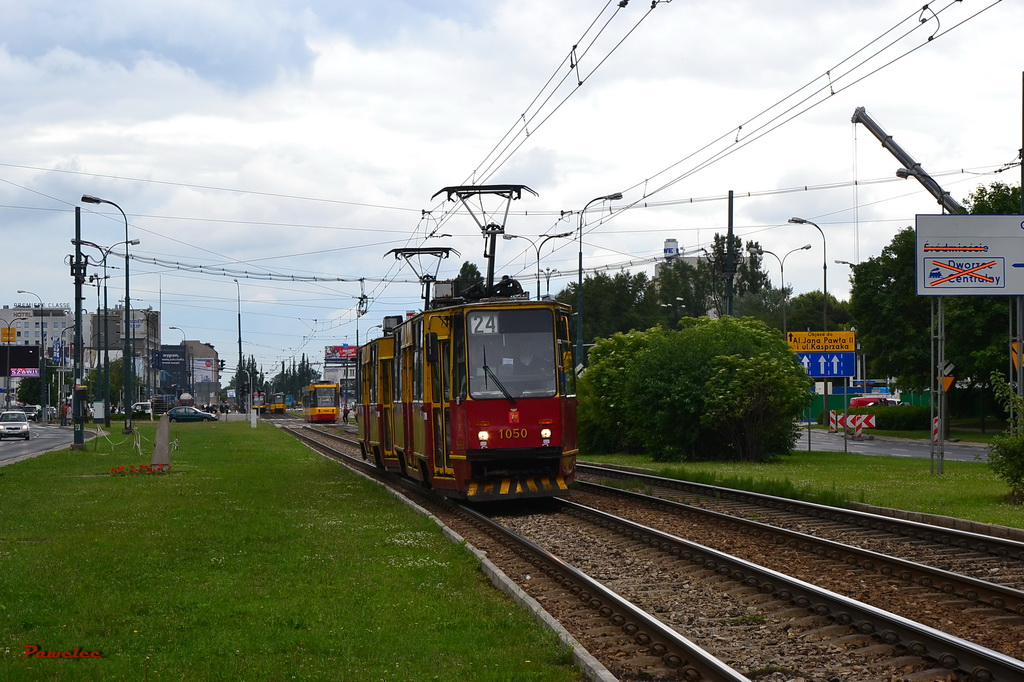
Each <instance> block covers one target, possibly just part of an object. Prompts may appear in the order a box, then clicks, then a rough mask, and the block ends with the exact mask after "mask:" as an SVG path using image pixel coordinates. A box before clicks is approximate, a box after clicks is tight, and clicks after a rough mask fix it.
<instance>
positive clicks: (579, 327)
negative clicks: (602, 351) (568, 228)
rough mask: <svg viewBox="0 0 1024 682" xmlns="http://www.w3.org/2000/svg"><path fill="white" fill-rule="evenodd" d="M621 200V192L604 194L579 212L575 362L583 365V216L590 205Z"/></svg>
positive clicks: (589, 202)
mask: <svg viewBox="0 0 1024 682" xmlns="http://www.w3.org/2000/svg"><path fill="white" fill-rule="evenodd" d="M621 198H622V192H615V193H614V194H606V195H604V196H602V197H594V198H593V199H591V200H590V201H588V202H587V204H586V205H585V206H584V207H583V210H582V211H580V220H579V232H580V263H579V279H578V281H577V282H576V362H577V363H583V216H584V215H585V214H586V212H587V209H588V208H590V205H591V204H594V203H597V202H598V201H618V200H619V199H621Z"/></svg>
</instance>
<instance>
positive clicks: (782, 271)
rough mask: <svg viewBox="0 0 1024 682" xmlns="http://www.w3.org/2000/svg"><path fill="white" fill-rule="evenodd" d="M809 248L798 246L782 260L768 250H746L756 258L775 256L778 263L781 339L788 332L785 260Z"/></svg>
mask: <svg viewBox="0 0 1024 682" xmlns="http://www.w3.org/2000/svg"><path fill="white" fill-rule="evenodd" d="M809 248H811V245H810V244H804V245H803V246H798V247H797V248H795V249H793V250H791V251H788V252H786V255H784V256H783V257H782V258H779V256H778V254H775V253H772V252H771V251H769V250H768V249H762V248H761V247H755V248H753V249H749V250H748V253H752V254H755V255H758V256H761V255H764V254H766V253H767V254H769V255H772V256H775V260H777V261H779V278H780V279H781V280H782V336H783V338H786V332H787V331H788V330H787V329H786V303H787V300H788V299H789V297H788V296H787V295H786V259H787V258H789V254H791V253H796V252H797V251H806V250H807V249H809Z"/></svg>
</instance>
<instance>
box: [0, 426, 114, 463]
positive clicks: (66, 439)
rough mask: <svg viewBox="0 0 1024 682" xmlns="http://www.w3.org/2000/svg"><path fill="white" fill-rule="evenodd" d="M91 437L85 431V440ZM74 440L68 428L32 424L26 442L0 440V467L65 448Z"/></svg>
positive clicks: (14, 439) (88, 432)
mask: <svg viewBox="0 0 1024 682" xmlns="http://www.w3.org/2000/svg"><path fill="white" fill-rule="evenodd" d="M93 435H94V433H93V432H92V431H89V430H88V429H87V430H86V432H85V437H86V440H88V439H89V438H91V437H92V436H93ZM74 439H75V432H74V430H73V429H72V428H71V427H70V426H56V425H52V424H33V425H32V438H30V439H29V440H27V441H26V440H22V439H20V438H4V439H3V440H0V466H4V465H5V464H11V463H12V462H17V461H19V460H22V459H25V458H26V457H34V456H35V455H38V454H41V453H44V452H48V451H50V450H59V449H62V448H66V447H68V446H69V445H71V442H72V441H73V440H74Z"/></svg>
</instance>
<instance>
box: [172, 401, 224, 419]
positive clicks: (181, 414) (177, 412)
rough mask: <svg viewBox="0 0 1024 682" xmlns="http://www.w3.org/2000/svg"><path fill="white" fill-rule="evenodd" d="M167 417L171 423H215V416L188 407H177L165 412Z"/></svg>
mask: <svg viewBox="0 0 1024 682" xmlns="http://www.w3.org/2000/svg"><path fill="white" fill-rule="evenodd" d="M167 417H168V419H170V420H171V421H172V422H215V421H217V415H215V414H210V413H209V412H203V411H202V410H197V409H196V408H194V407H190V406H188V405H179V406H178V407H172V408H171V409H169V410H167Z"/></svg>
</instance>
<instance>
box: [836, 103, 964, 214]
mask: <svg viewBox="0 0 1024 682" xmlns="http://www.w3.org/2000/svg"><path fill="white" fill-rule="evenodd" d="M850 120H851V121H853V123H855V124H856V123H860V124H862V125H863V126H864V127H865V128H867V129H868V130H869V131H870V132H871V134H872V135H874V136H875V137H876V138H878V141H879V142H881V143H882V146H883V147H885V148H886V149H887V150H889V153H890V154H892V155H893V156H895V157H896V160H897V161H899V162H900V163H901V164H902V165H903V168H902V169H900V170H899V171H896V175H898V176H900V177H901V178H906V177H909V176H913V177H915V178H917V181H918V182H920V183H921V185H922V186H923V187H924V188H925V189H926V190H928V191H929V192H930V193H931V195H932V196H933V197H935V200H936V201H938V202H939V204H941V205H942V207H943V208H944V209H946V211H948V212H949V213H954V214H963V213H967V210H966V209H965V208H964V207H963V206H961V205H960V204H959V203H957V201H956V199H954V198H953V197H952V196H951V195H950V193H949V192H947V191H945V190H944V189H942V187H941V186H940V185H939V183H937V182H936V181H935V178H933V177H932V176H930V175H928V173H926V172H925V170H924V167H923V166H921V164H919V163H918V162H917V161H915V160H914V158H913V157H912V156H910V154H908V153H907V152H906V151H905V150H904V149H903V147H901V146H899V145H898V144H896V140H894V139H893V138H892V135H890V134H888V133H887V132H885V130H883V129H882V126H880V125H878V123H876V122H875V120H874V119H873V118H871V117H870V116H868V112H867V111H865V110H864V107H857V108H856V109H854V111H853V118H852V119H850Z"/></svg>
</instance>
